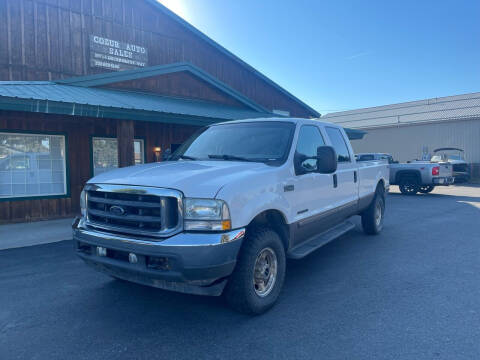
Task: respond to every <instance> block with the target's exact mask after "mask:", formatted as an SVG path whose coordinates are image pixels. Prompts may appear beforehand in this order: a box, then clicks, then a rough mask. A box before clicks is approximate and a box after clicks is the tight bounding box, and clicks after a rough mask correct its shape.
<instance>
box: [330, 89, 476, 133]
mask: <svg viewBox="0 0 480 360" xmlns="http://www.w3.org/2000/svg"><path fill="white" fill-rule="evenodd" d="M479 117H480V93H471V94H464V95H455V96H447V97H440V98H433V99H426V100H419V101H411V102H405V103H400V104H393V105H385V106H376V107H371V108H365V109H358V110H350V111H342V112H336V113H330V114H327V115H325V116H322V117H321V120H325V121H330V122H333V123H337V124H340V125H342V126H346V127H349V128H354V129H368V128H375V127H385V126H398V125H405V124H415V123H425V122H432V121H445V120H457V119H468V118H479Z"/></svg>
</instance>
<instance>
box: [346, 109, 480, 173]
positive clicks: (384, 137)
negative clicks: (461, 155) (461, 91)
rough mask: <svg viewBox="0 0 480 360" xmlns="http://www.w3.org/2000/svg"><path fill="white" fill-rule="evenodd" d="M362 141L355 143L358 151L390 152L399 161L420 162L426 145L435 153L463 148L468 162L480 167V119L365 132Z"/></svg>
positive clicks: (384, 128)
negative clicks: (445, 148)
mask: <svg viewBox="0 0 480 360" xmlns="http://www.w3.org/2000/svg"><path fill="white" fill-rule="evenodd" d="M365 131H367V134H366V135H365V137H364V138H363V139H362V140H355V141H352V145H353V148H354V149H355V152H357V153H361V152H385V153H390V154H392V155H393V156H394V158H395V159H397V160H399V161H402V162H403V161H408V160H413V159H420V158H421V156H422V153H423V151H422V150H423V148H424V146H426V147H428V151H429V152H430V153H431V152H433V150H434V149H436V148H439V147H446V146H448V147H459V148H462V149H464V150H465V157H466V160H467V161H468V162H470V163H474V164H480V118H476V119H471V120H457V121H438V122H431V123H428V124H425V123H424V124H419V125H403V126H399V127H383V128H376V129H365Z"/></svg>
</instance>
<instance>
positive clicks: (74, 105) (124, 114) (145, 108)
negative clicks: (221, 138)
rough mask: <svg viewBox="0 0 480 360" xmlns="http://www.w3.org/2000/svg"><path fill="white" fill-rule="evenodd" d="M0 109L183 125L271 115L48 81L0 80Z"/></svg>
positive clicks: (151, 95)
mask: <svg viewBox="0 0 480 360" xmlns="http://www.w3.org/2000/svg"><path fill="white" fill-rule="evenodd" d="M0 109H2V110H14V111H28V112H37V113H45V114H62V115H72V116H87V117H97V118H114V119H132V120H143V121H155V122H170V123H177V124H187V125H207V124H211V123H215V122H219V121H225V120H235V119H246V118H260V117H272V116H274V115H273V114H271V113H267V112H259V111H255V110H251V109H245V108H240V107H234V106H224V105H219V104H214V103H210V102H206V101H200V100H191V99H182V98H172V97H165V96H159V95H155V94H145V93H138V92H130V91H123V90H111V89H102V88H96V87H84V86H71V85H64V84H59V83H55V82H49V81H33V82H25V81H0Z"/></svg>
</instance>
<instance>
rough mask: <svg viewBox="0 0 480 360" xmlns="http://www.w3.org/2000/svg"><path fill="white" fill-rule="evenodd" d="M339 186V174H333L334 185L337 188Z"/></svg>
mask: <svg viewBox="0 0 480 360" xmlns="http://www.w3.org/2000/svg"><path fill="white" fill-rule="evenodd" d="M337 186H338V179H337V174H333V187H334V188H336V187H337Z"/></svg>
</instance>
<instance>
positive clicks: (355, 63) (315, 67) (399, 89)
mask: <svg viewBox="0 0 480 360" xmlns="http://www.w3.org/2000/svg"><path fill="white" fill-rule="evenodd" d="M159 1H160V2H161V3H163V4H164V5H166V6H167V7H169V8H170V9H171V10H172V11H174V12H175V13H177V14H178V15H180V16H181V17H183V18H184V19H185V20H187V21H188V22H189V23H190V24H192V25H193V26H195V27H196V28H197V29H199V30H200V31H202V32H203V33H204V34H206V35H208V36H209V37H210V38H212V39H213V40H215V41H216V42H218V43H219V44H220V45H222V46H223V47H225V48H227V49H228V50H229V51H231V52H233V53H234V54H235V55H237V56H238V57H240V58H241V59H242V60H244V61H245V62H247V63H248V64H250V65H251V66H253V67H254V68H256V69H257V70H259V71H261V72H262V73H263V74H265V75H266V76H268V77H269V78H270V79H272V80H273V81H275V82H276V83H277V84H279V85H280V86H282V87H284V88H285V89H286V90H288V91H289V92H291V93H292V94H294V95H295V96H297V97H298V98H300V99H301V100H302V101H304V102H306V103H307V104H308V105H310V106H312V107H313V108H314V109H316V110H317V111H319V112H320V113H322V114H326V113H330V112H335V111H342V110H350V109H357V108H364V107H370V106H378V105H386V104H393V103H399V102H404V101H412V100H420V99H426V98H434V97H441V96H449V95H457V94H465V93H470V92H478V91H480V1H479V0H468V1H467V0H456V1H455V0H450V1H447V0H436V1H430V0H416V1H411V0H401V1H393V0H392V1H389V0H368V1H360V0H349V1H347V0H159Z"/></svg>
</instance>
